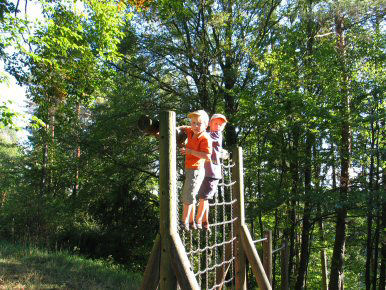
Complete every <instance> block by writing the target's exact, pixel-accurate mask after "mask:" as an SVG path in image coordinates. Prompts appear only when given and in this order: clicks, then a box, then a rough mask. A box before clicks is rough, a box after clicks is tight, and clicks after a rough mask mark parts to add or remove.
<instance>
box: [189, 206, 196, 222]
mask: <svg viewBox="0 0 386 290" xmlns="http://www.w3.org/2000/svg"><path fill="white" fill-rule="evenodd" d="M195 212H196V204H195V203H193V204H191V210H190V215H189V223H190V224H193V223H194V214H195Z"/></svg>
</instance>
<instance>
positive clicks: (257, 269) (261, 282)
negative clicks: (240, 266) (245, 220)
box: [236, 224, 272, 290]
mask: <svg viewBox="0 0 386 290" xmlns="http://www.w3.org/2000/svg"><path fill="white" fill-rule="evenodd" d="M240 230H241V241H242V244H243V247H244V251H245V254H246V256H247V257H248V261H249V263H250V265H251V267H252V272H253V274H254V275H255V278H256V282H257V285H258V286H259V289H262V290H272V287H271V284H269V280H268V277H267V275H266V274H265V271H264V267H263V264H262V263H261V260H260V257H259V254H258V253H257V250H256V247H255V245H254V243H253V240H252V236H251V234H250V233H249V229H248V227H247V225H246V224H243V225H241V229H240ZM236 288H237V287H236Z"/></svg>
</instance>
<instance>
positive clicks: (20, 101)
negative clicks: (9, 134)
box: [0, 0, 41, 144]
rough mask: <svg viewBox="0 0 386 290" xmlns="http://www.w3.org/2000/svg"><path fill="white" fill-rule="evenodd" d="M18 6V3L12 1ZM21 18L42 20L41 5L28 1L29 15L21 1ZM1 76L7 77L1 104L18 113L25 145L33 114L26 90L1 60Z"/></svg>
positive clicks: (2, 84)
mask: <svg viewBox="0 0 386 290" xmlns="http://www.w3.org/2000/svg"><path fill="white" fill-rule="evenodd" d="M10 2H12V3H14V4H15V5H16V3H17V1H14V0H12V1H10ZM19 2H20V3H19V10H20V13H19V17H22V18H25V17H27V19H28V20H30V21H35V20H37V19H39V18H41V12H40V5H39V3H38V2H37V1H32V0H28V5H27V14H25V3H26V0H20V1H19ZM6 51H7V52H8V53H12V52H13V48H12V47H10V48H7V50H6ZM0 75H1V76H3V75H6V77H7V81H5V82H0V104H3V103H4V102H7V103H8V102H11V103H8V105H7V106H8V107H9V108H11V109H12V111H14V112H16V113H18V117H17V118H16V119H15V120H14V121H15V124H16V125H17V126H18V127H19V128H20V130H19V131H18V132H17V137H18V142H19V143H21V144H23V143H25V142H27V141H28V135H29V132H28V131H27V130H26V126H28V123H29V120H30V118H31V114H30V113H29V109H30V108H29V106H28V100H27V97H26V88H25V87H21V86H19V85H18V84H17V82H16V79H15V78H14V77H13V76H11V75H10V74H8V73H7V72H5V68H4V61H3V60H2V59H0Z"/></svg>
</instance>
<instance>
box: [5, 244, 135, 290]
mask: <svg viewBox="0 0 386 290" xmlns="http://www.w3.org/2000/svg"><path fill="white" fill-rule="evenodd" d="M140 281H141V275H139V274H135V273H130V272H128V271H126V270H125V269H123V268H122V267H119V266H118V265H114V264H112V263H108V262H106V261H102V260H90V259H86V258H82V257H79V256H74V255H70V254H69V253H66V252H54V253H52V252H47V251H44V250H39V249H36V248H32V247H21V246H16V245H12V244H8V243H4V242H0V289H15V288H19V289H20V288H27V289H128V290H131V289H138V288H139V286H140Z"/></svg>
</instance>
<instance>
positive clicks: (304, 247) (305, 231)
mask: <svg viewBox="0 0 386 290" xmlns="http://www.w3.org/2000/svg"><path fill="white" fill-rule="evenodd" d="M313 143H314V137H313V136H312V135H311V133H310V132H308V133H307V140H306V162H305V170H304V191H305V194H304V199H305V201H304V213H303V228H302V238H301V249H300V262H299V270H298V277H297V280H296V284H295V289H304V287H305V277H306V273H307V265H308V260H309V257H310V252H309V242H310V231H311V221H310V218H311V202H310V195H311V176H312V175H311V174H312V169H311V164H312V163H311V159H312V145H313Z"/></svg>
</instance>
